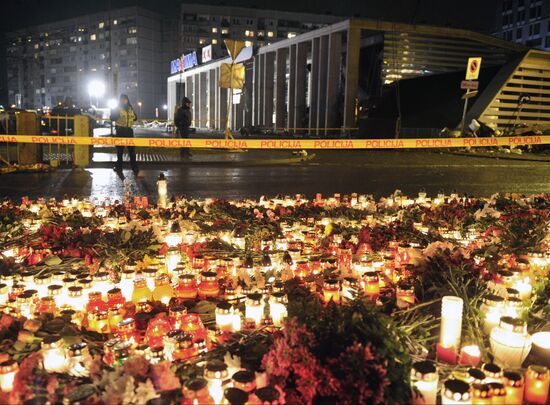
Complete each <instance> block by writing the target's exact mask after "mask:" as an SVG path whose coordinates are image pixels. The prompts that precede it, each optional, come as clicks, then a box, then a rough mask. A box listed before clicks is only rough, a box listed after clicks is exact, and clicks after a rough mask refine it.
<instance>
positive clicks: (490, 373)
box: [481, 363, 503, 383]
mask: <svg viewBox="0 0 550 405" xmlns="http://www.w3.org/2000/svg"><path fill="white" fill-rule="evenodd" d="M481 370H482V371H483V372H484V373H485V382H486V383H490V382H501V381H503V376H502V375H503V374H502V368H501V367H500V366H499V365H498V364H495V363H484V364H483V365H482V366H481Z"/></svg>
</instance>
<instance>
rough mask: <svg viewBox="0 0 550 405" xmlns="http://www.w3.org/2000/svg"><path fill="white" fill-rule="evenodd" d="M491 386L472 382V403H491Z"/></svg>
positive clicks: (474, 404)
mask: <svg viewBox="0 0 550 405" xmlns="http://www.w3.org/2000/svg"><path fill="white" fill-rule="evenodd" d="M492 403H493V400H492V398H491V387H490V386H489V384H479V383H474V384H472V404H473V405H491V404H492Z"/></svg>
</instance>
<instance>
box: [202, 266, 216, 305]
mask: <svg viewBox="0 0 550 405" xmlns="http://www.w3.org/2000/svg"><path fill="white" fill-rule="evenodd" d="M219 294H220V285H219V284H218V280H217V274H216V273H215V272H213V271H203V272H202V273H201V282H200V284H199V289H198V295H199V298H201V299H206V298H215V297H217V296H218V295H219Z"/></svg>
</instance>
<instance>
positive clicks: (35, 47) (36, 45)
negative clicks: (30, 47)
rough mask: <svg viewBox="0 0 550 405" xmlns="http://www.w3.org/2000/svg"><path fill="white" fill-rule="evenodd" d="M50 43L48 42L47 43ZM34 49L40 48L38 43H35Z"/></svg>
mask: <svg viewBox="0 0 550 405" xmlns="http://www.w3.org/2000/svg"><path fill="white" fill-rule="evenodd" d="M46 45H48V44H46ZM34 49H38V44H34Z"/></svg>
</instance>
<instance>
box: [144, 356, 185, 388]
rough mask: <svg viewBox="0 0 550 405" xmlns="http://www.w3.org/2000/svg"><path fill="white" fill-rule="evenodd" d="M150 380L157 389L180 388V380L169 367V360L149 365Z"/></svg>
mask: <svg viewBox="0 0 550 405" xmlns="http://www.w3.org/2000/svg"><path fill="white" fill-rule="evenodd" d="M151 380H152V381H153V384H154V385H155V389H156V390H157V391H172V390H175V389H179V388H181V384H180V380H179V378H178V377H176V374H174V372H173V371H172V369H171V368H170V362H169V361H163V362H161V363H158V364H155V365H153V366H151Z"/></svg>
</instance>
